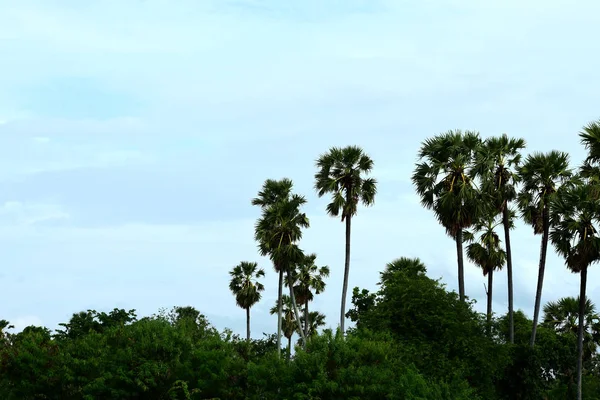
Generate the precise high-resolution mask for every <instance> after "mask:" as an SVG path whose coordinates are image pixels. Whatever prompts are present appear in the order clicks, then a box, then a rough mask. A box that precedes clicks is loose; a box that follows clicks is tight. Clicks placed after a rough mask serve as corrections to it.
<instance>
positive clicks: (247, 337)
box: [246, 307, 250, 342]
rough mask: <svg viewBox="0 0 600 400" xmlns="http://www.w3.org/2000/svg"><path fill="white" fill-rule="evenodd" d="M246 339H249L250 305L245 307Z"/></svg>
mask: <svg viewBox="0 0 600 400" xmlns="http://www.w3.org/2000/svg"><path fill="white" fill-rule="evenodd" d="M246 340H247V341H248V342H249V341H250V307H248V308H246Z"/></svg>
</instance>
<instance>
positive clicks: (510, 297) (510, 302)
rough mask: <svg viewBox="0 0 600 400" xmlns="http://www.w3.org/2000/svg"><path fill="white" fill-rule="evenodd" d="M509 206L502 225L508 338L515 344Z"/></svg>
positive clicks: (504, 213) (505, 209)
mask: <svg viewBox="0 0 600 400" xmlns="http://www.w3.org/2000/svg"><path fill="white" fill-rule="evenodd" d="M508 213H509V210H508V204H505V205H504V210H503V211H502V223H503V225H504V243H505V246H506V274H507V275H508V337H509V340H510V342H511V343H514V342H515V320H514V304H513V275H512V273H513V270H512V251H511V249H510V221H509V219H508Z"/></svg>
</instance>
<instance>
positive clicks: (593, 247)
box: [550, 180, 600, 399]
mask: <svg viewBox="0 0 600 400" xmlns="http://www.w3.org/2000/svg"><path fill="white" fill-rule="evenodd" d="M577 183H579V184H577ZM577 183H575V184H573V185H568V186H567V187H566V188H564V189H563V190H561V191H560V193H559V194H558V195H557V196H556V197H555V198H554V199H553V201H552V207H551V224H552V231H551V232H550V241H551V242H552V244H554V247H555V248H556V251H557V252H558V253H559V254H560V255H561V256H563V257H564V259H565V264H566V266H567V268H568V269H569V270H570V271H572V272H575V273H580V279H581V284H580V288H579V312H578V317H579V325H578V332H577V347H578V354H577V398H578V399H581V396H582V394H581V387H582V385H581V384H582V372H583V336H584V330H585V326H584V325H585V312H586V305H587V304H586V294H585V292H586V286H587V270H588V267H589V266H590V265H591V264H593V263H595V262H598V261H599V260H600V236H599V235H598V232H599V231H598V224H599V223H600V215H599V213H598V195H597V192H596V190H595V187H594V186H593V185H591V184H588V182H587V181H586V180H584V181H583V182H577Z"/></svg>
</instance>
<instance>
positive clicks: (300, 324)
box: [287, 269, 306, 348]
mask: <svg viewBox="0 0 600 400" xmlns="http://www.w3.org/2000/svg"><path fill="white" fill-rule="evenodd" d="M287 276H288V285H289V287H290V298H291V299H292V306H294V317H295V318H296V323H297V324H298V331H299V332H300V336H301V337H302V347H304V348H306V336H305V335H304V329H303V328H302V322H301V321H300V312H299V311H298V305H297V304H296V295H295V294H294V282H293V281H292V274H291V273H290V270H289V269H288V271H287Z"/></svg>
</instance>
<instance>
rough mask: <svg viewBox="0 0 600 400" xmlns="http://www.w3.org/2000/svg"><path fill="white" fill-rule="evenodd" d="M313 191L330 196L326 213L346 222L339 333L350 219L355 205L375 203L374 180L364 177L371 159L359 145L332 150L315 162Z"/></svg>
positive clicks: (347, 270)
mask: <svg viewBox="0 0 600 400" xmlns="http://www.w3.org/2000/svg"><path fill="white" fill-rule="evenodd" d="M316 166H317V168H318V171H317V173H316V174H315V189H316V191H317V194H318V195H319V197H322V196H324V195H325V194H327V193H330V194H331V195H332V199H331V203H329V204H328V205H327V213H328V214H329V215H331V216H333V217H338V216H340V217H341V220H342V222H344V221H345V222H346V253H345V262H344V283H343V286H342V302H341V313H340V330H341V331H342V334H343V333H344V332H345V330H344V325H345V320H346V297H347V293H348V276H349V274H350V236H351V224H352V217H354V216H355V215H356V213H357V210H358V203H359V202H362V203H363V204H364V205H365V206H370V205H372V204H373V203H374V202H375V195H376V193H377V181H376V180H375V179H374V178H366V177H365V175H367V174H369V173H370V172H371V171H372V169H373V160H372V159H371V158H370V157H369V156H368V155H367V154H365V152H364V151H363V149H361V148H360V147H358V146H347V147H344V148H341V147H332V148H331V149H329V151H328V152H327V153H325V154H322V155H321V156H320V157H319V159H318V160H317V162H316Z"/></svg>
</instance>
